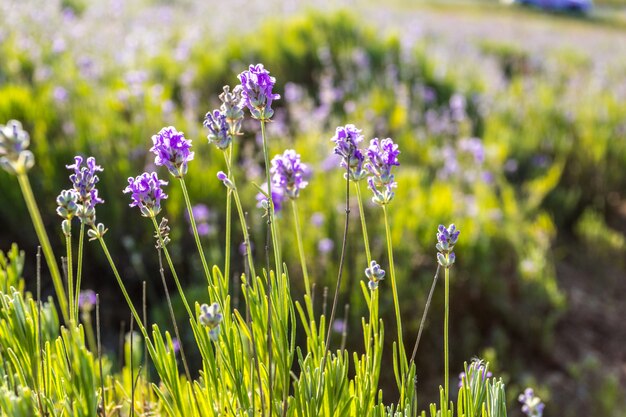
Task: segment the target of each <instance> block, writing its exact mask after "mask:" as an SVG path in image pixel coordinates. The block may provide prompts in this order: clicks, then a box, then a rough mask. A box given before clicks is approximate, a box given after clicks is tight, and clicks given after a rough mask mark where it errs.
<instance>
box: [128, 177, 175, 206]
mask: <svg viewBox="0 0 626 417" xmlns="http://www.w3.org/2000/svg"><path fill="white" fill-rule="evenodd" d="M163 185H167V181H163V180H160V179H159V178H158V177H157V174H156V172H152V173H150V174H148V173H147V172H144V173H143V174H141V175H139V176H137V177H135V178H132V177H130V178H128V187H126V188H125V189H124V193H125V194H126V193H131V199H132V202H131V203H130V206H131V207H139V209H140V210H141V214H142V215H143V216H146V217H154V216H156V215H157V214H158V213H159V212H160V211H161V200H164V199H166V198H167V194H165V192H164V191H163V190H162V189H161V187H162V186H163Z"/></svg>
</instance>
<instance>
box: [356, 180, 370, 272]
mask: <svg viewBox="0 0 626 417" xmlns="http://www.w3.org/2000/svg"><path fill="white" fill-rule="evenodd" d="M354 186H355V187H356V196H357V201H358V202H359V214H360V216H361V229H363V242H364V243H365V255H366V256H367V266H368V267H369V266H370V264H371V263H372V253H371V252H370V241H369V237H368V236H367V224H366V223H365V210H363V199H362V198H361V184H360V183H359V182H355V183H354Z"/></svg>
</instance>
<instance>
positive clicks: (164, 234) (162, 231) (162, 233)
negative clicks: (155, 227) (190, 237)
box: [154, 217, 170, 249]
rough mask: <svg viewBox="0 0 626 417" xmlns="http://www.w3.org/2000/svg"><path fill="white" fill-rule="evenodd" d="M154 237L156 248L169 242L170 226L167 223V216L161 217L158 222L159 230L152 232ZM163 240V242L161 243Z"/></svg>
mask: <svg viewBox="0 0 626 417" xmlns="http://www.w3.org/2000/svg"><path fill="white" fill-rule="evenodd" d="M154 237H155V238H156V244H155V247H156V248H157V249H163V248H164V247H165V246H167V244H168V243H170V227H169V226H168V224H167V218H165V217H163V218H162V219H161V223H159V231H158V232H155V233H154ZM161 241H163V244H161Z"/></svg>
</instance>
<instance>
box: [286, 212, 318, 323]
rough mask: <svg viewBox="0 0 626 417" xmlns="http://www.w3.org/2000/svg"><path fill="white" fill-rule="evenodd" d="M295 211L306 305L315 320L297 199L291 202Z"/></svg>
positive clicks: (294, 217)
mask: <svg viewBox="0 0 626 417" xmlns="http://www.w3.org/2000/svg"><path fill="white" fill-rule="evenodd" d="M291 207H292V209H293V220H294V223H295V229H296V240H297V241H298V252H299V254H300V264H301V265H302V277H303V278H304V291H305V293H306V297H307V298H306V305H307V309H308V310H309V317H310V318H311V319H313V304H312V303H311V284H310V281H309V272H308V270H307V266H306V257H305V255H304V245H303V244H302V234H301V231H300V218H299V216H298V207H297V203H296V200H295V199H292V200H291Z"/></svg>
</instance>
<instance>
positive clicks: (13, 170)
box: [0, 120, 35, 174]
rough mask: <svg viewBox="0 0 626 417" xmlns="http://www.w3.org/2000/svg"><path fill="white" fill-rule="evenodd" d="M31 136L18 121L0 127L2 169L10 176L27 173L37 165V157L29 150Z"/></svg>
mask: <svg viewBox="0 0 626 417" xmlns="http://www.w3.org/2000/svg"><path fill="white" fill-rule="evenodd" d="M29 144H30V136H28V133H27V132H26V131H25V130H24V129H22V124H21V123H20V122H18V121H17V120H9V121H8V122H7V124H6V125H0V167H2V169H4V170H5V171H6V172H8V173H9V174H23V173H26V172H27V171H28V170H29V169H31V168H32V167H33V166H34V165H35V156H34V155H33V153H32V152H31V151H29V150H28V145H29Z"/></svg>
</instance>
